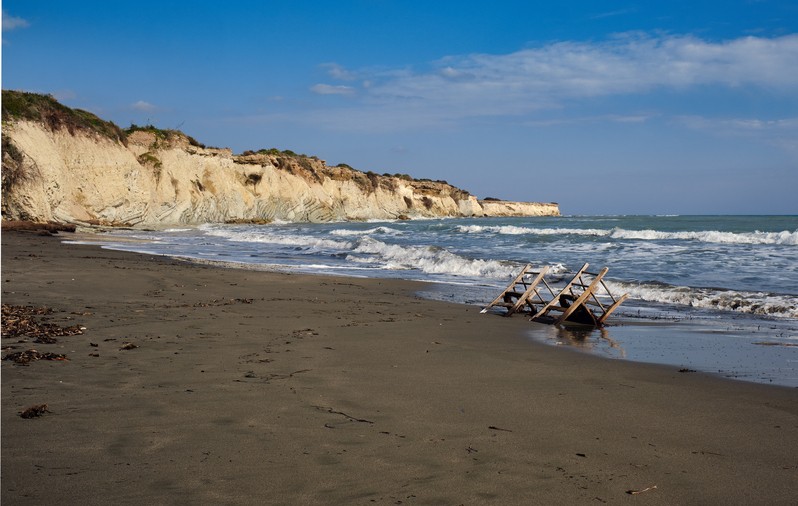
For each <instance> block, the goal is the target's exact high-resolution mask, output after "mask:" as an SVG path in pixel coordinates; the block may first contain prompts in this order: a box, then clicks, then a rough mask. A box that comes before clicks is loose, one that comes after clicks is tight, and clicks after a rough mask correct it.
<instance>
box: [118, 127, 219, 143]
mask: <svg viewBox="0 0 798 506" xmlns="http://www.w3.org/2000/svg"><path fill="white" fill-rule="evenodd" d="M133 132H148V133H151V134H153V135H154V136H155V139H156V141H166V140H168V139H170V138H172V137H185V138H186V139H188V143H189V144H191V145H192V146H196V147H198V148H204V147H205V144H202V143H201V142H199V141H197V139H195V138H194V137H191V136H190V135H186V134H184V133H183V132H181V131H180V130H172V129H168V128H158V127H156V126H154V125H137V124H135V123H132V124H131V125H130V126H129V127H128V128H126V129H125V130H124V133H125V135H130V134H132V133H133Z"/></svg>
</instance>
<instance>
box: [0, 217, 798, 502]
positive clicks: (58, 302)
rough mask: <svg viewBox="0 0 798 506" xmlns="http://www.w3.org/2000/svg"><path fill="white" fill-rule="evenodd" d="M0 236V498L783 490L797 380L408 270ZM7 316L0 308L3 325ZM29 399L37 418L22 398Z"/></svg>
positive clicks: (626, 497) (413, 498)
mask: <svg viewBox="0 0 798 506" xmlns="http://www.w3.org/2000/svg"><path fill="white" fill-rule="evenodd" d="M69 237H70V234H64V233H61V234H57V235H56V236H53V237H48V236H40V235H36V234H35V233H31V232H5V231H4V232H3V234H2V286H3V290H2V302H3V304H4V305H14V306H34V307H47V308H51V309H52V310H53V312H52V313H51V314H48V315H38V316H34V317H33V318H35V319H37V320H38V321H41V322H48V323H54V324H57V325H59V326H63V327H67V326H74V325H78V326H80V327H85V330H84V331H83V334H80V335H71V336H61V337H58V338H57V342H56V343H51V344H43V343H34V342H33V339H32V338H30V337H13V338H10V337H5V325H4V337H3V339H2V346H3V356H7V355H9V354H10V353H13V352H19V351H25V350H29V349H36V350H37V351H39V352H43V353H44V352H50V353H55V354H63V355H65V356H66V359H67V360H52V361H50V360H39V361H32V362H30V363H29V364H28V365H17V364H14V363H12V362H11V361H8V360H5V361H3V362H2V366H1V367H2V369H1V370H2V502H3V503H4V504H83V505H89V504H442V505H449V504H451V505H457V504H488V503H490V504H588V503H590V504H593V503H610V504H621V503H624V504H626V503H637V504H654V505H657V504H662V505H665V504H668V505H672V504H796V503H797V502H798V486H797V485H796V483H798V451H796V449H798V390H796V389H790V388H783V387H772V386H766V385H757V384H749V383H742V382H735V381H730V380H724V379H721V378H716V377H712V376H708V375H703V374H699V373H688V374H685V373H680V372H679V371H678V370H677V369H676V368H674V367H666V366H654V365H648V364H640V363H632V362H624V361H612V360H606V359H602V358H600V357H595V356H590V355H588V354H582V353H577V352H573V351H571V350H566V349H560V348H556V347H551V346H546V345H543V344H540V343H535V342H532V341H530V340H529V339H527V338H526V337H525V330H526V328H527V326H528V325H529V323H528V322H527V321H526V319H524V318H502V317H500V316H496V315H480V314H479V308H478V307H473V306H464V305H456V304H447V303H442V302H432V301H428V300H423V299H421V298H419V297H417V296H416V295H415V291H416V290H418V289H419V288H420V285H419V284H415V283H410V282H404V281H396V280H375V279H352V278H343V277H321V276H305V275H295V274H294V275H290V274H281V273H271V272H259V271H247V270H243V269H223V268H218V267H211V266H205V265H197V264H191V263H188V262H182V261H178V260H173V259H168V258H163V257H153V256H143V255H137V254H132V253H125V252H116V251H110V250H102V249H99V248H96V247H91V246H79V245H67V244H62V243H61V240H63V239H65V238H69ZM4 324H5V322H4ZM42 404H46V405H47V408H46V409H47V411H45V412H43V414H42V415H41V416H39V417H33V418H22V417H20V416H19V413H20V412H22V411H23V410H25V409H26V408H29V407H31V406H36V405H42Z"/></svg>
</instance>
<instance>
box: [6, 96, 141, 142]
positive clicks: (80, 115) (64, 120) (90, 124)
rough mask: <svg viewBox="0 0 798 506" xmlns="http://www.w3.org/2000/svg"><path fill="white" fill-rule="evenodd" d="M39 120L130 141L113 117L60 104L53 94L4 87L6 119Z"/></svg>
mask: <svg viewBox="0 0 798 506" xmlns="http://www.w3.org/2000/svg"><path fill="white" fill-rule="evenodd" d="M15 119H17V120H19V119H22V120H29V121H37V122H40V123H43V124H45V125H47V126H48V127H49V128H50V129H51V130H53V131H55V130H60V129H62V128H65V129H66V130H67V131H69V133H70V134H73V135H74V133H75V131H77V130H83V131H85V132H95V133H97V134H100V135H102V136H104V137H107V138H109V139H111V140H114V141H118V142H121V143H122V144H126V143H127V138H126V136H125V134H124V132H122V129H121V128H119V127H118V126H116V125H115V124H114V123H113V122H111V121H105V120H103V119H100V118H99V117H98V116H97V115H95V114H92V113H90V112H89V111H84V110H82V109H72V108H69V107H67V106H65V105H63V104H60V103H59V102H58V101H57V100H56V99H55V98H54V97H53V96H52V95H43V94H40V93H28V92H25V91H14V90H3V122H6V121H12V120H15Z"/></svg>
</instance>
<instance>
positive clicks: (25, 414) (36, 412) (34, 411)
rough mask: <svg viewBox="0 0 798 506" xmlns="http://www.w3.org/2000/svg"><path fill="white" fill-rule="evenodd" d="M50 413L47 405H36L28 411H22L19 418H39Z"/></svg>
mask: <svg viewBox="0 0 798 506" xmlns="http://www.w3.org/2000/svg"><path fill="white" fill-rule="evenodd" d="M49 412H50V410H49V409H47V404H35V405H33V406H31V407H29V408H27V409H24V410H22V411H21V412H20V413H19V416H20V417H22V418H38V417H40V416H42V415H43V414H45V413H49Z"/></svg>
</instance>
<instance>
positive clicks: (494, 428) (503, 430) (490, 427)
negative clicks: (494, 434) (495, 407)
mask: <svg viewBox="0 0 798 506" xmlns="http://www.w3.org/2000/svg"><path fill="white" fill-rule="evenodd" d="M488 428H489V429H490V430H500V431H502V432H512V431H511V430H510V429H502V428H501V427H496V426H495V425H488Z"/></svg>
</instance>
